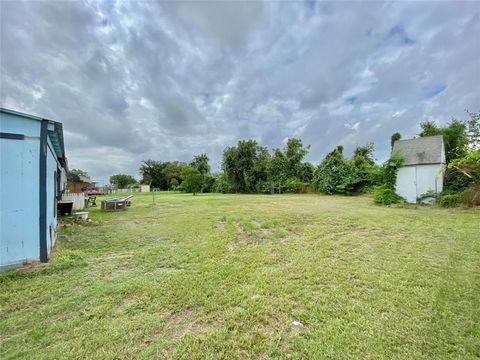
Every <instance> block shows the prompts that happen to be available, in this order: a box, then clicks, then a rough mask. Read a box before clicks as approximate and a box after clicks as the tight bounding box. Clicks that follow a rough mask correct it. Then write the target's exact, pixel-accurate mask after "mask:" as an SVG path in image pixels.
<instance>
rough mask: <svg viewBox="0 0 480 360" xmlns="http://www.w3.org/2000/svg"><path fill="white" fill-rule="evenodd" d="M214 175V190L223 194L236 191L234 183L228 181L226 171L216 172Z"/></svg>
mask: <svg viewBox="0 0 480 360" xmlns="http://www.w3.org/2000/svg"><path fill="white" fill-rule="evenodd" d="M213 177H214V178H215V182H214V185H213V189H212V190H213V192H215V193H222V194H229V193H234V192H235V188H234V186H233V184H232V183H230V181H228V179H227V176H226V175H225V174H224V173H221V174H214V175H213Z"/></svg>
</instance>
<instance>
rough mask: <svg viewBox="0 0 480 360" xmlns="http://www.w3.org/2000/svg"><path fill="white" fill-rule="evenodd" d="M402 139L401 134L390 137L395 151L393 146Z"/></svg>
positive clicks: (397, 133)
mask: <svg viewBox="0 0 480 360" xmlns="http://www.w3.org/2000/svg"><path fill="white" fill-rule="evenodd" d="M401 138H402V135H401V134H400V133H399V132H396V133H393V134H392V136H391V137H390V148H391V149H392V150H393V144H395V141H398V140H400V139H401Z"/></svg>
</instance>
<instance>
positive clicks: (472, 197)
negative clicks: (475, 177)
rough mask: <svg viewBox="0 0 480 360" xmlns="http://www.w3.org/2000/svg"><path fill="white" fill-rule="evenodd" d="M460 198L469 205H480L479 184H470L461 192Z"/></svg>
mask: <svg viewBox="0 0 480 360" xmlns="http://www.w3.org/2000/svg"><path fill="white" fill-rule="evenodd" d="M462 200H463V201H464V202H465V203H466V204H467V205H469V206H480V185H476V184H471V185H470V186H469V187H468V189H467V190H465V191H464V192H463V197H462Z"/></svg>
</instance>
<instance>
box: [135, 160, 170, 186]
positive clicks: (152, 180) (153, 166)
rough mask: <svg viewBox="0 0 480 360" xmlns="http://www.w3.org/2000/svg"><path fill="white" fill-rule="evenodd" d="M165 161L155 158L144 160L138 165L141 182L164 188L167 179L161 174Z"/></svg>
mask: <svg viewBox="0 0 480 360" xmlns="http://www.w3.org/2000/svg"><path fill="white" fill-rule="evenodd" d="M164 167H165V163H162V162H160V161H155V160H150V159H149V160H144V161H143V162H142V165H141V166H140V174H141V175H142V180H141V182H142V184H150V185H151V186H152V187H153V188H156V189H162V190H166V189H168V187H167V181H166V179H165V176H164V174H163V169H164Z"/></svg>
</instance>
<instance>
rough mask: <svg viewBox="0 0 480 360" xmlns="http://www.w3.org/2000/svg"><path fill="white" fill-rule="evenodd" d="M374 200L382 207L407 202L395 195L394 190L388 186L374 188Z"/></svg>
mask: <svg viewBox="0 0 480 360" xmlns="http://www.w3.org/2000/svg"><path fill="white" fill-rule="evenodd" d="M373 199H374V201H375V203H376V204H380V205H391V204H398V203H400V202H404V201H405V199H404V198H402V197H401V196H400V195H398V194H397V193H395V191H394V190H393V189H391V188H390V187H388V186H386V185H383V186H377V187H376V188H374V190H373Z"/></svg>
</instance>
